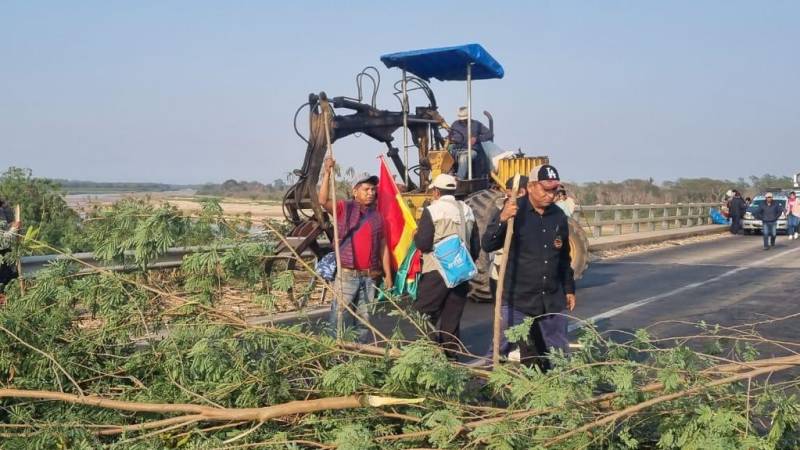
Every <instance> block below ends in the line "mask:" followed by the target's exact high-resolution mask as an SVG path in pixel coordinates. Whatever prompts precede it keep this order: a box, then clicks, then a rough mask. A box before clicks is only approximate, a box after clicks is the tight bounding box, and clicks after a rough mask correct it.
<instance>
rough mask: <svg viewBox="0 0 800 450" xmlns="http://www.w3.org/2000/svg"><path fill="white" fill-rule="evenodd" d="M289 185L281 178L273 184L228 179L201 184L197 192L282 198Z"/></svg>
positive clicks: (265, 198) (266, 198)
mask: <svg viewBox="0 0 800 450" xmlns="http://www.w3.org/2000/svg"><path fill="white" fill-rule="evenodd" d="M288 187H289V186H288V184H287V183H286V182H284V181H283V180H281V179H278V180H275V181H274V182H273V183H272V184H264V183H260V182H258V181H237V180H227V181H225V182H224V183H222V184H212V183H208V184H204V185H202V186H199V187H198V188H197V194H198V195H213V196H216V197H235V198H247V199H252V200H280V199H282V198H283V194H284V193H285V192H286V189H287V188H288Z"/></svg>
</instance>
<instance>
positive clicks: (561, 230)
mask: <svg viewBox="0 0 800 450" xmlns="http://www.w3.org/2000/svg"><path fill="white" fill-rule="evenodd" d="M559 184H560V178H559V175H558V171H557V170H556V168H555V167H553V166H551V165H543V166H538V167H534V169H533V170H532V171H531V174H530V177H529V180H528V187H527V188H528V189H527V190H528V195H527V197H522V198H520V199H509V200H508V201H506V203H505V205H504V206H503V209H502V210H501V211H499V212H498V213H497V214H495V216H494V217H493V218H492V220H491V222H489V225H488V226H487V227H486V232H485V233H484V234H483V240H482V242H481V243H482V246H483V250H484V251H487V252H492V251H495V250H498V249H500V248H502V247H503V243H504V240H505V234H506V228H507V225H508V220H509V219H510V218H512V217H514V218H515V219H514V230H513V238H512V240H511V247H510V249H509V254H508V255H506V257H507V258H508V262H507V263H506V273H505V279H504V285H503V299H502V301H503V302H504V303H507V304H508V305H509V307H510V308H512V309H513V310H514V311H517V312H519V313H520V314H522V315H525V316H527V317H532V318H534V321H533V325H532V326H531V329H530V334H529V336H528V339H526V340H523V341H521V342H520V343H519V347H520V356H521V362H522V363H523V364H525V365H528V366H530V365H532V364H536V365H538V366H539V367H540V368H541V369H542V370H548V369H549V363H548V361H547V360H546V356H547V355H548V354H549V353H550V352H552V351H553V349H556V350H560V351H563V352H566V351H567V350H568V346H569V342H568V341H567V318H566V316H564V313H565V312H566V311H572V310H573V309H574V308H575V303H576V297H575V277H574V273H573V271H572V267H571V262H572V261H571V258H570V246H569V225H568V222H567V216H566V214H564V211H562V210H561V208H559V207H558V206H556V205H555V204H554V201H555V195H556V192H557V191H558V187H559Z"/></svg>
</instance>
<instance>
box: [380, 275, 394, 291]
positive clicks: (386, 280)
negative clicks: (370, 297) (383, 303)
mask: <svg viewBox="0 0 800 450" xmlns="http://www.w3.org/2000/svg"><path fill="white" fill-rule="evenodd" d="M393 287H394V280H392V277H391V276H384V277H383V290H384V291H391V290H392V288H393Z"/></svg>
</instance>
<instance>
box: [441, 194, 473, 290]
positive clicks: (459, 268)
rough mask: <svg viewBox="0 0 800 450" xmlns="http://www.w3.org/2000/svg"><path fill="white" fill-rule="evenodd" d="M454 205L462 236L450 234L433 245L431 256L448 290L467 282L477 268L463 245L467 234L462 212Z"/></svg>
mask: <svg viewBox="0 0 800 450" xmlns="http://www.w3.org/2000/svg"><path fill="white" fill-rule="evenodd" d="M455 205H456V207H457V208H458V213H459V214H460V216H461V224H462V226H463V227H464V232H463V236H462V233H458V234H452V235H450V236H447V237H446V238H444V239H442V240H441V241H439V242H437V243H436V244H434V245H433V256H434V258H435V259H436V261H437V262H438V263H439V267H438V271H439V274H441V276H442V279H444V283H445V285H446V286H447V287H448V288H454V287H456V286H458V285H459V284H461V283H463V282H465V281H469V280H471V279H472V278H473V277H474V276H475V274H477V273H478V268H477V267H475V262H474V261H473V260H472V256H470V254H469V250H467V246H466V245H465V244H464V242H465V240H466V237H467V233H468V231H467V230H466V226H467V221H466V220H465V218H464V210H463V209H462V208H461V204H459V203H458V202H456V203H455ZM470 231H471V230H470Z"/></svg>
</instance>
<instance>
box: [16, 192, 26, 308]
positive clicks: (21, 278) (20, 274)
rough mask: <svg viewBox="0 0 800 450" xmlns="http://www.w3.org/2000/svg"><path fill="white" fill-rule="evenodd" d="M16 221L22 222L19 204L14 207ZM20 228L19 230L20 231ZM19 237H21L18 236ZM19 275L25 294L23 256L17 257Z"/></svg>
mask: <svg viewBox="0 0 800 450" xmlns="http://www.w3.org/2000/svg"><path fill="white" fill-rule="evenodd" d="M14 221H15V222H17V223H22V213H21V212H20V208H19V204H17V206H15V207H14ZM19 231H21V229H20V230H18V231H17V233H19ZM17 239H19V238H17ZM17 276H18V277H19V291H20V293H21V294H22V295H25V278H23V276H22V257H21V256H20V257H19V258H17Z"/></svg>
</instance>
